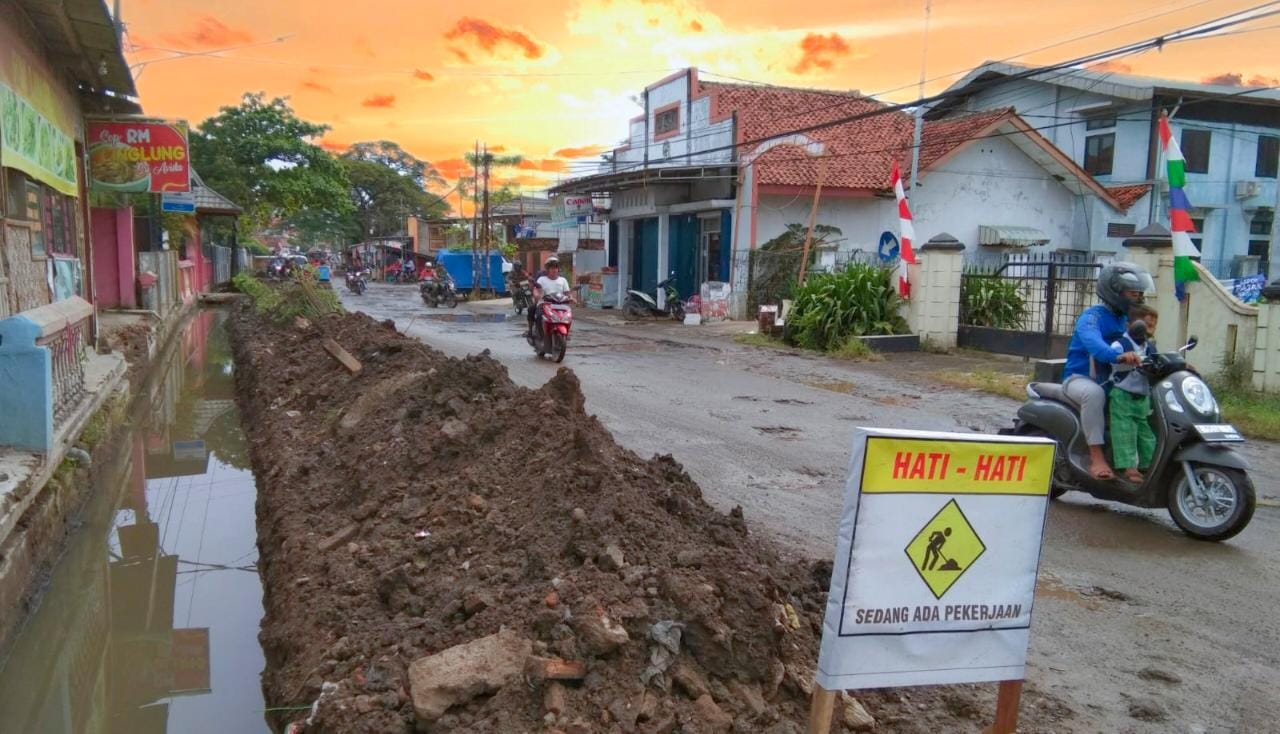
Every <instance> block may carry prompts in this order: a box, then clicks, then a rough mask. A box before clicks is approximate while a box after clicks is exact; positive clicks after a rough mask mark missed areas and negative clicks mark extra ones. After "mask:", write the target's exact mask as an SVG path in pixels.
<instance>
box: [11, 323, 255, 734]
mask: <svg viewBox="0 0 1280 734" xmlns="http://www.w3.org/2000/svg"><path fill="white" fill-rule="evenodd" d="M227 315H228V314H227V313H226V312H225V311H221V310H202V311H200V312H198V313H197V314H196V315H195V316H194V317H192V319H191V320H190V322H189V323H187V324H186V325H185V326H184V328H183V330H182V332H181V334H180V335H178V336H177V337H176V339H175V344H174V345H173V346H172V348H171V349H170V350H169V353H168V354H167V355H164V356H163V357H162V361H161V363H160V364H159V365H158V366H157V367H156V368H154V369H153V370H152V371H151V374H150V375H149V376H148V380H147V382H146V383H145V384H144V385H143V386H142V387H141V388H140V391H141V394H142V397H141V398H140V399H138V400H137V401H135V404H134V412H133V414H132V417H131V420H130V421H129V423H128V426H127V428H126V429H124V430H125V431H126V433H125V435H122V436H119V437H117V440H116V442H115V444H114V446H115V449H114V451H113V454H112V456H111V457H110V458H109V459H108V461H109V462H110V464H109V465H108V466H107V467H106V468H107V469H108V470H107V471H100V472H97V475H98V476H99V477H100V481H99V482H98V483H97V486H95V487H94V491H93V494H92V496H91V498H90V500H89V502H88V504H87V506H86V507H85V509H84V511H83V513H82V515H81V517H80V522H79V525H78V527H77V528H76V529H75V530H74V531H73V533H72V535H71V537H70V539H69V542H68V545H67V549H66V552H65V554H64V556H63V557H62V558H61V559H60V561H59V562H58V564H57V566H55V568H54V570H53V573H52V577H51V578H50V580H49V584H48V587H47V590H46V591H45V593H44V595H43V598H42V600H41V602H40V606H39V608H38V609H37V610H36V611H35V612H34V613H33V614H32V615H31V617H30V619H29V620H28V621H27V623H26V625H25V627H24V628H23V630H22V631H21V633H20V634H19V636H18V637H17V639H16V641H15V643H14V645H13V646H12V648H11V649H10V650H8V651H7V657H6V658H5V659H0V729H2V730H4V731H14V732H50V733H62V732H66V733H67V734H71V733H73V732H74V733H76V734H79V733H80V732H106V731H112V732H116V731H119V732H131V733H133V734H160V733H161V732H175V733H176V732H182V733H183V734H188V733H191V734H194V733H198V732H232V731H234V732H249V733H251V732H268V731H270V729H269V728H268V726H267V724H266V720H265V719H264V712H265V709H266V708H267V704H265V703H264V701H263V694H262V686H261V680H260V675H261V673H262V669H263V665H264V657H263V653H262V649H261V647H260V645H259V643H258V627H259V622H260V620H261V618H262V613H263V607H262V584H261V582H260V580H259V577H258V571H257V557H258V552H257V545H256V538H257V531H256V525H255V516H254V503H255V500H256V495H257V492H256V489H255V483H254V477H253V474H252V472H251V471H250V469H249V459H248V450H247V446H246V442H245V438H244V434H243V433H242V432H241V426H240V416H239V413H238V411H237V409H236V403H235V384H234V372H233V365H232V357H231V354H232V352H231V346H230V340H229V335H228V333H227V329H226V326H225V322H226V320H227Z"/></svg>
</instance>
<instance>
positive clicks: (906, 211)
mask: <svg viewBox="0 0 1280 734" xmlns="http://www.w3.org/2000/svg"><path fill="white" fill-rule="evenodd" d="M893 193H894V195H895V196H897V197H898V270H897V273H896V275H897V278H898V295H900V296H902V297H903V298H910V297H911V276H910V274H909V271H908V270H907V266H908V265H915V264H916V253H915V250H913V249H911V241H912V240H914V239H915V238H916V230H915V227H914V226H912V224H911V208H910V207H909V206H907V194H906V192H905V191H903V189H902V171H901V170H900V169H899V168H898V162H897V161H894V162H893Z"/></svg>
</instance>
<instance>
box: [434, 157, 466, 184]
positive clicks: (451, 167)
mask: <svg viewBox="0 0 1280 734" xmlns="http://www.w3.org/2000/svg"><path fill="white" fill-rule="evenodd" d="M433 165H435V167H436V170H437V171H439V172H440V175H441V176H444V177H445V178H447V179H449V180H451V181H452V180H456V179H459V178H462V177H463V176H470V175H471V166H470V165H469V164H468V163H467V162H466V161H465V160H463V159H461V158H449V159H446V160H443V161H436V162H435V163H434V164H433Z"/></svg>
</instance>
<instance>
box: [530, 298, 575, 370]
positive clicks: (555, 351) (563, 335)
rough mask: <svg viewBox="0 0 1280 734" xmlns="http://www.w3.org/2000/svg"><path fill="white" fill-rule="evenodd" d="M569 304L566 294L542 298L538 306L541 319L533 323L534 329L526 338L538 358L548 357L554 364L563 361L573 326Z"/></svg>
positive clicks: (571, 310) (569, 300) (571, 309)
mask: <svg viewBox="0 0 1280 734" xmlns="http://www.w3.org/2000/svg"><path fill="white" fill-rule="evenodd" d="M570 302H571V299H570V297H569V294H568V293H556V294H553V295H547V296H543V297H542V303H541V304H539V307H540V308H541V309H542V319H541V321H535V322H534V328H533V330H532V331H531V333H530V334H529V336H528V337H527V340H528V342H529V346H531V347H533V351H534V352H535V353H537V355H538V356H539V357H543V356H546V355H550V356H551V358H552V359H554V360H555V361H556V362H563V361H564V353H565V350H566V349H568V346H569V329H570V328H571V327H572V326H573V308H572V307H571V306H570V305H569V303H570Z"/></svg>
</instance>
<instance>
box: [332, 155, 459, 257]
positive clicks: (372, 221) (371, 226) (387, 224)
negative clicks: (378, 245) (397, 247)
mask: <svg viewBox="0 0 1280 734" xmlns="http://www.w3.org/2000/svg"><path fill="white" fill-rule="evenodd" d="M340 160H341V163H342V167H343V169H345V171H346V175H347V180H348V181H349V182H350V187H351V188H350V192H351V201H352V204H353V205H354V207H355V219H356V221H357V222H358V223H359V226H360V232H361V233H362V234H364V235H371V236H375V237H378V236H386V235H395V234H403V233H404V227H405V221H406V219H407V218H408V217H410V216H416V217H422V218H430V217H433V216H437V215H439V214H442V213H444V212H445V211H446V210H447V209H448V205H447V204H446V203H445V202H444V201H443V200H442V199H441V198H440V197H438V196H435V195H434V194H429V193H427V192H426V191H424V190H423V189H422V187H421V186H419V185H418V183H417V182H416V181H415V180H414V177H413V176H412V175H411V174H403V173H400V172H398V171H397V170H396V169H395V168H392V167H390V166H388V165H386V164H384V163H381V162H376V161H369V160H361V159H358V158H349V157H347V156H346V155H344V156H342V158H341V159H340Z"/></svg>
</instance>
